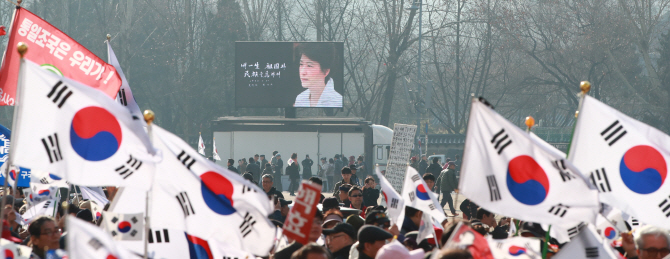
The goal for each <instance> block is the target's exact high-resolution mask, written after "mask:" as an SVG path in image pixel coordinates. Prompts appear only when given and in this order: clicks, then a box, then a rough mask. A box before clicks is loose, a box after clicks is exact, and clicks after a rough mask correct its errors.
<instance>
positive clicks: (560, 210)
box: [549, 203, 570, 218]
mask: <svg viewBox="0 0 670 259" xmlns="http://www.w3.org/2000/svg"><path fill="white" fill-rule="evenodd" d="M568 209H570V206H566V205H563V204H560V203H559V204H558V205H554V206H551V209H549V213H553V214H554V215H556V216H559V217H561V218H562V217H563V216H565V213H568Z"/></svg>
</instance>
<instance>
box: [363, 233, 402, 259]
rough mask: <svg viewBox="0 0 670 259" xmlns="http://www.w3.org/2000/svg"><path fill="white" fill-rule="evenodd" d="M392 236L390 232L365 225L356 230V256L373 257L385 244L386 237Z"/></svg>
mask: <svg viewBox="0 0 670 259" xmlns="http://www.w3.org/2000/svg"><path fill="white" fill-rule="evenodd" d="M391 238H393V235H391V233H389V232H387V231H386V230H383V229H381V228H380V227H377V226H371V225H365V226H363V227H361V229H360V230H358V245H357V246H356V249H357V250H358V258H360V259H373V258H375V256H377V252H378V251H379V249H381V248H382V246H384V245H385V244H386V240H387V239H391Z"/></svg>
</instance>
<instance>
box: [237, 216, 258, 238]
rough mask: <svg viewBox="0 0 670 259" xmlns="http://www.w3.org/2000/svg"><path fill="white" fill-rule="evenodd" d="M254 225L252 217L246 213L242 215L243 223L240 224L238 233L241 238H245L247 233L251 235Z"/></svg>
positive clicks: (254, 221)
mask: <svg viewBox="0 0 670 259" xmlns="http://www.w3.org/2000/svg"><path fill="white" fill-rule="evenodd" d="M254 224H256V220H254V217H253V216H251V214H249V212H247V214H245V215H244V221H243V222H242V224H240V233H241V234H242V237H243V238H244V237H247V235H249V233H251V230H253V227H254Z"/></svg>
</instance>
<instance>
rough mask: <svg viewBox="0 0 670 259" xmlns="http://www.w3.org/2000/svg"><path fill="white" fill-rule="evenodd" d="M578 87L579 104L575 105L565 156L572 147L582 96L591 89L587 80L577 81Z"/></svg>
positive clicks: (582, 100)
mask: <svg viewBox="0 0 670 259" xmlns="http://www.w3.org/2000/svg"><path fill="white" fill-rule="evenodd" d="M579 89H580V90H581V93H579V104H578V106H577V111H575V124H573V125H572V132H571V134H570V143H568V150H567V152H565V156H566V157H565V158H567V157H568V156H569V155H570V148H571V147H572V137H573V136H574V135H575V128H577V116H579V110H581V109H582V102H584V97H586V95H587V94H588V93H589V91H590V90H591V83H590V82H589V81H582V82H580V83H579Z"/></svg>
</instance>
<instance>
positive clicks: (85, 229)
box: [65, 217, 139, 259]
mask: <svg viewBox="0 0 670 259" xmlns="http://www.w3.org/2000/svg"><path fill="white" fill-rule="evenodd" d="M65 220H66V221H67V243H68V244H70V245H68V246H67V252H68V256H69V258H73V259H77V258H117V259H126V258H139V257H138V256H135V255H133V254H132V253H131V252H130V251H128V250H127V249H125V248H124V247H122V246H120V245H119V244H117V243H116V242H114V240H113V239H112V237H111V236H110V235H109V234H108V233H106V232H105V231H104V230H103V229H102V228H99V227H97V226H95V225H93V224H91V223H90V222H85V221H83V220H81V219H78V218H76V217H67V219H65ZM74 244H76V245H74Z"/></svg>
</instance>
